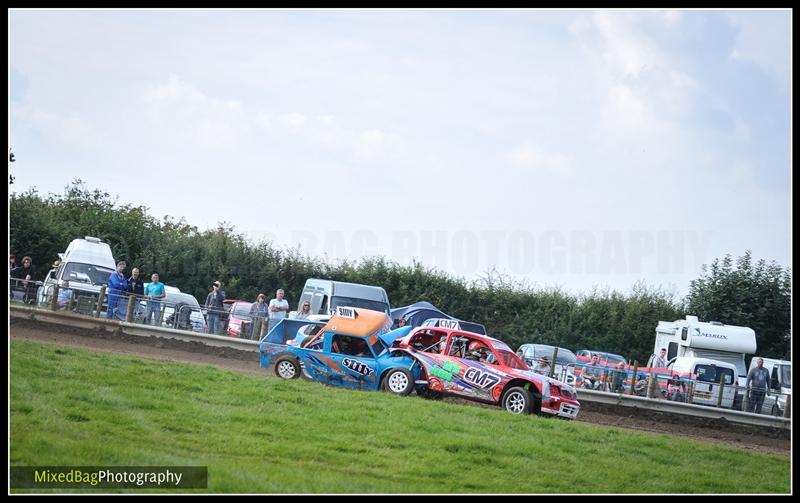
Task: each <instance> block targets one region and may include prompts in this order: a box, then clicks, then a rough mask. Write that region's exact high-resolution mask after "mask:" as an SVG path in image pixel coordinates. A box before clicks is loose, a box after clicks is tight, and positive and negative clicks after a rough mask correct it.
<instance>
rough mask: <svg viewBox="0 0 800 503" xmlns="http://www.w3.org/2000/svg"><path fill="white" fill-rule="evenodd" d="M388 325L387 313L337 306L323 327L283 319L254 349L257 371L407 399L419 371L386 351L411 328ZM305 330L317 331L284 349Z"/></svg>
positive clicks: (396, 353) (411, 360)
mask: <svg viewBox="0 0 800 503" xmlns="http://www.w3.org/2000/svg"><path fill="white" fill-rule="evenodd" d="M391 324H392V322H391V319H390V318H389V316H388V315H387V314H386V313H383V312H378V311H371V310H368V309H361V308H349V307H342V306H340V307H339V308H337V310H336V314H334V315H333V316H332V317H331V318H330V320H329V321H327V322H324V321H314V320H308V319H301V320H297V319H291V318H289V319H283V320H281V321H279V322H278V323H277V324H276V325H275V326H274V327H272V328H271V329H270V331H269V333H267V335H266V336H265V337H264V339H262V340H261V343H260V344H259V353H260V362H261V367H263V368H273V369H274V370H275V373H276V374H277V375H278V377H281V378H283V379H296V378H297V377H300V376H301V375H303V376H305V377H306V378H308V379H312V380H315V381H319V382H323V383H326V384H330V385H332V386H341V387H344V388H354V389H364V390H378V389H383V390H386V391H388V392H390V393H394V394H397V395H408V394H409V393H411V392H412V391H413V390H414V382H415V381H416V380H417V378H418V377H419V372H420V370H419V365H418V364H417V363H416V360H414V358H411V357H409V356H408V355H406V354H404V353H402V352H399V351H390V347H391V345H392V342H393V341H394V338H395V337H399V336H403V335H406V334H407V333H408V332H409V331H410V330H411V328H410V327H409V328H401V329H398V330H394V331H391V330H390V327H391ZM308 325H312V326H317V327H320V329H319V330H318V331H317V333H316V334H315V335H312V336H311V337H307V338H306V339H307V340H304V341H303V343H302V345H300V346H296V345H289V344H287V342H288V341H289V340H291V339H295V338H296V337H297V333H298V330H300V329H301V328H303V327H304V326H305V327H307V326H308Z"/></svg>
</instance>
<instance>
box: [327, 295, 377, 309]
mask: <svg viewBox="0 0 800 503" xmlns="http://www.w3.org/2000/svg"><path fill="white" fill-rule="evenodd" d="M339 306H342V307H360V308H363V309H370V310H372V311H381V312H384V313H385V312H388V311H389V306H388V305H387V304H386V303H385V302H379V301H376V300H367V299H355V298H353V297H339V296H335V297H331V310H335V309H336V308H337V307H339Z"/></svg>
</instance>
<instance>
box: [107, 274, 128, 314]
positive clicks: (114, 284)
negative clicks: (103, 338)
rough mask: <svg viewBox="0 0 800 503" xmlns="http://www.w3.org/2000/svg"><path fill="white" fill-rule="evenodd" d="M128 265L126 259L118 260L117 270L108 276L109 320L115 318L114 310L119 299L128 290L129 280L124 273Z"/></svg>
mask: <svg viewBox="0 0 800 503" xmlns="http://www.w3.org/2000/svg"><path fill="white" fill-rule="evenodd" d="M127 266H128V264H126V263H125V261H124V260H120V261H119V262H117V270H116V271H114V272H112V273H111V275H109V277H108V283H107V284H106V289H107V292H106V293H107V295H108V311H106V318H107V319H109V320H110V319H112V318H114V312H115V311H116V310H117V306H118V305H119V301H120V299H121V298H122V295H123V294H124V293H125V292H126V291H127V290H128V280H127V279H125V275H124V274H123V272H125V267H127Z"/></svg>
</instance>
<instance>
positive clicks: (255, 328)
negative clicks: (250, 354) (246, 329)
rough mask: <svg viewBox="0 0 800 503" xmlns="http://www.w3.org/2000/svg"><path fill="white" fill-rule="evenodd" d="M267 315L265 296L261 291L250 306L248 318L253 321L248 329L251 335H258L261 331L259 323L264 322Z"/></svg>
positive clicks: (267, 308) (267, 307)
mask: <svg viewBox="0 0 800 503" xmlns="http://www.w3.org/2000/svg"><path fill="white" fill-rule="evenodd" d="M267 316H269V306H268V305H267V296H266V295H264V294H263V293H259V294H258V296H257V297H256V301H255V302H253V305H252V306H250V319H252V320H253V323H252V325H251V326H250V330H251V331H252V334H251V335H255V336H258V335H259V334H260V333H261V332H260V330H261V324H262V323H264V320H266V319H267Z"/></svg>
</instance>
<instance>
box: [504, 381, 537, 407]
mask: <svg viewBox="0 0 800 503" xmlns="http://www.w3.org/2000/svg"><path fill="white" fill-rule="evenodd" d="M532 401H533V399H532V398H531V394H530V392H529V391H528V390H526V389H525V388H520V387H518V386H515V387H513V388H509V389H507V390H506V392H505V393H503V399H502V401H501V403H502V407H503V408H504V409H505V410H507V411H508V412H511V413H512V414H528V413H530V411H531V402H532Z"/></svg>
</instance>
